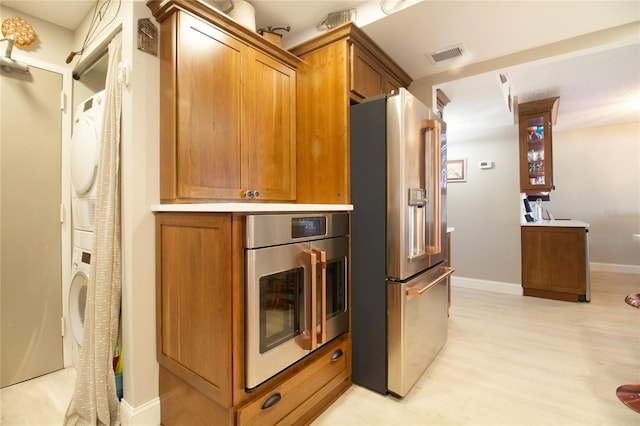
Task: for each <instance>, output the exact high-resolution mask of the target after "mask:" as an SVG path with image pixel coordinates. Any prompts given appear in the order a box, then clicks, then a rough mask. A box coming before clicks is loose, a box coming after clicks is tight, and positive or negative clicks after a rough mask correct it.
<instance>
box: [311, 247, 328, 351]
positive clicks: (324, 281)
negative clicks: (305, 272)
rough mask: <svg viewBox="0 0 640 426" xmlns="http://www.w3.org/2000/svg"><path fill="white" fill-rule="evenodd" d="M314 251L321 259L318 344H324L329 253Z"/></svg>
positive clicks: (325, 338)
mask: <svg viewBox="0 0 640 426" xmlns="http://www.w3.org/2000/svg"><path fill="white" fill-rule="evenodd" d="M314 251H315V252H316V253H317V254H318V256H319V257H320V291H321V299H320V332H319V333H318V344H323V343H326V342H327V252H326V251H324V250H314ZM314 294H315V293H314ZM315 303H317V301H315V302H314V304H315ZM314 324H315V323H314ZM314 327H315V325H314Z"/></svg>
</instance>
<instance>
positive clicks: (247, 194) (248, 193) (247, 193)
mask: <svg viewBox="0 0 640 426" xmlns="http://www.w3.org/2000/svg"><path fill="white" fill-rule="evenodd" d="M244 197H245V198H251V197H253V191H251V190H247V191H244Z"/></svg>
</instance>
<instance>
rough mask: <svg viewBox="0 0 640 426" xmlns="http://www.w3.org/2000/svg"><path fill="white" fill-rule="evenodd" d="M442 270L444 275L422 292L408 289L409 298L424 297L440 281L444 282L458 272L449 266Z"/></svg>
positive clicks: (423, 288) (421, 290)
mask: <svg viewBox="0 0 640 426" xmlns="http://www.w3.org/2000/svg"><path fill="white" fill-rule="evenodd" d="M442 270H443V273H442V274H440V275H438V277H436V279H434V280H433V281H431V282H430V283H429V284H427V285H426V286H424V287H422V288H421V289H420V290H416V289H414V288H408V289H407V296H414V297H418V296H422V295H423V294H424V293H426V292H427V291H429V289H431V288H432V287H433V286H435V285H437V284H438V283H439V282H440V281H442V280H444V279H445V278H447V277H448V276H449V275H451V274H453V273H454V272H455V271H456V270H455V269H454V268H451V267H449V266H445V267H443V268H442Z"/></svg>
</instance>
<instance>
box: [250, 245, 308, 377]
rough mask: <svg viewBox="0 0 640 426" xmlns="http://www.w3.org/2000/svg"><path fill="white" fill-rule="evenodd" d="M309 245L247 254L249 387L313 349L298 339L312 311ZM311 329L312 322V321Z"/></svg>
mask: <svg viewBox="0 0 640 426" xmlns="http://www.w3.org/2000/svg"><path fill="white" fill-rule="evenodd" d="M309 251H310V250H309V243H299V244H287V245H282V246H275V247H267V248H260V249H252V250H246V265H247V266H246V267H247V270H246V273H247V275H246V314H245V315H246V323H245V328H246V335H245V336H246V342H245V363H246V369H245V385H246V387H247V388H248V389H252V388H254V387H256V386H258V385H259V384H260V383H262V382H264V381H265V380H267V379H269V378H270V377H272V376H274V375H275V374H277V373H279V372H280V371H282V370H283V369H285V368H286V367H288V366H289V365H291V364H293V363H295V362H296V361H298V360H299V359H301V358H303V357H304V356H305V355H307V354H308V353H309V352H310V351H309V350H308V349H303V348H302V347H301V346H300V345H299V343H298V340H299V339H301V338H302V337H303V336H304V335H305V334H307V335H308V334H310V333H308V332H307V333H305V322H306V321H308V320H307V319H306V317H307V316H308V315H307V314H306V312H307V311H308V310H310V302H307V299H310V298H309V297H307V296H306V293H308V289H307V288H306V287H308V283H309V282H310V281H311V269H312V268H311V262H310V259H311V256H310V253H309ZM307 326H309V324H308V323H307Z"/></svg>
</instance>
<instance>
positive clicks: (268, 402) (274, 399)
mask: <svg viewBox="0 0 640 426" xmlns="http://www.w3.org/2000/svg"><path fill="white" fill-rule="evenodd" d="M281 399H282V396H281V395H280V393H279V392H277V393H274V394H273V395H271V396H270V397H269V398H267V399H265V401H264V403H263V404H262V409H263V410H266V409H267V408H271V407H273V406H274V405H276V404H277V403H278V402H280V400H281Z"/></svg>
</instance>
